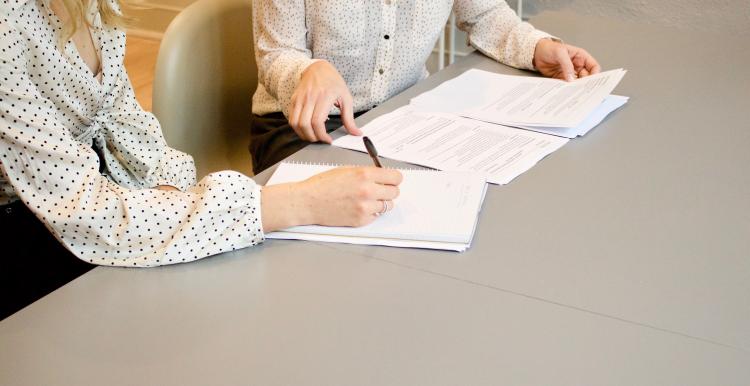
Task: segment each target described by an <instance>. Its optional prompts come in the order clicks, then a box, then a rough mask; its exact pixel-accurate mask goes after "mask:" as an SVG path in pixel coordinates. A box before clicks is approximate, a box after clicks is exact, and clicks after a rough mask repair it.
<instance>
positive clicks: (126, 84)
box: [112, 63, 196, 191]
mask: <svg viewBox="0 0 750 386" xmlns="http://www.w3.org/2000/svg"><path fill="white" fill-rule="evenodd" d="M116 82H117V85H116V86H115V87H114V95H112V97H113V98H114V103H113V110H114V111H115V112H116V113H118V114H119V115H121V116H132V115H134V114H135V115H141V114H142V115H143V116H144V118H142V120H141V121H140V122H139V124H140V125H141V126H143V129H144V130H145V131H146V132H147V133H148V134H147V137H150V138H154V139H156V141H155V142H158V143H161V144H162V145H161V146H160V149H159V151H160V153H161V154H159V156H158V159H159V161H158V163H157V164H156V166H155V167H154V169H153V170H152V171H150V175H149V176H148V178H144V179H142V180H143V181H144V182H145V185H146V186H145V187H147V188H153V187H156V186H159V185H169V186H173V187H175V188H177V189H179V190H182V191H185V190H187V189H188V188H189V187H190V186H193V185H195V183H196V181H195V164H194V162H193V157H192V156H190V155H189V154H185V153H183V152H181V151H179V150H176V149H173V148H171V147H169V146H167V144H166V141H165V140H164V135H163V134H162V130H161V125H160V124H159V121H158V120H157V119H156V117H154V116H153V114H152V113H150V112H147V111H144V110H143V108H142V107H141V105H140V104H139V103H138V101H137V100H136V99H135V92H134V91H133V86H132V84H131V83H130V78H129V77H128V73H127V71H126V70H125V66H124V65H122V63H120V65H119V71H118V77H117V80H116ZM115 124H116V123H115ZM121 132H123V133H126V132H127V131H126V130H121ZM125 137H126V138H123V137H118V138H116V139H115V138H113V140H117V141H125V142H129V143H126V144H122V145H121V147H127V146H132V145H133V144H136V143H139V140H141V139H142V138H128V137H127V136H125Z"/></svg>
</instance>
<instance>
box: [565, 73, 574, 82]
mask: <svg viewBox="0 0 750 386" xmlns="http://www.w3.org/2000/svg"><path fill="white" fill-rule="evenodd" d="M565 79H567V80H568V82H572V81H574V80H576V78H575V76H573V74H568V75H567V76H566V77H565Z"/></svg>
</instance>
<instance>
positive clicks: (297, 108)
mask: <svg viewBox="0 0 750 386" xmlns="http://www.w3.org/2000/svg"><path fill="white" fill-rule="evenodd" d="M301 112H302V103H300V101H299V99H298V98H294V97H293V98H292V102H291V108H290V109H289V126H291V127H292V130H294V132H295V133H297V136H298V137H300V138H302V139H303V140H304V139H305V138H304V137H303V136H302V135H303V134H302V132H301V131H300V129H299V114H300V113H301Z"/></svg>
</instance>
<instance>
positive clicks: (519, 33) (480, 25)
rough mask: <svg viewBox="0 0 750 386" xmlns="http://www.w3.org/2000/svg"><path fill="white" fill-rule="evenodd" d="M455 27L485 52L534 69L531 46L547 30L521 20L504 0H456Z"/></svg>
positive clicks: (507, 61) (545, 34) (512, 63)
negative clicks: (536, 27) (541, 29)
mask: <svg viewBox="0 0 750 386" xmlns="http://www.w3.org/2000/svg"><path fill="white" fill-rule="evenodd" d="M453 10H454V12H455V13H456V21H457V25H458V28H459V29H461V30H463V31H466V32H467V33H468V34H469V42H470V43H471V45H472V46H474V47H475V48H476V49H478V50H479V51H481V52H482V53H484V54H485V55H487V56H489V57H491V58H493V59H495V60H497V61H499V62H501V63H505V64H507V65H509V66H513V67H516V68H524V69H534V65H533V60H534V50H535V49H536V43H537V42H538V41H539V39H542V38H546V37H550V35H549V34H547V33H545V32H542V31H539V30H537V29H535V28H534V27H533V26H532V25H531V24H529V23H526V22H523V21H521V19H520V18H519V17H518V15H516V13H515V12H514V11H513V10H512V9H511V8H510V7H509V6H508V3H506V2H505V1H504V0H456V2H455V5H454V8H453Z"/></svg>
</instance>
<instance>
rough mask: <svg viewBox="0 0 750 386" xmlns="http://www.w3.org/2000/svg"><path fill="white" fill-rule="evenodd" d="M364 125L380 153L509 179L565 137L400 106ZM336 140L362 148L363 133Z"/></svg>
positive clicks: (497, 181) (494, 178)
mask: <svg viewBox="0 0 750 386" xmlns="http://www.w3.org/2000/svg"><path fill="white" fill-rule="evenodd" d="M362 130H363V131H364V132H365V135H367V136H368V137H369V138H370V139H371V140H372V141H373V142H374V143H375V144H376V146H377V149H378V154H380V155H381V156H383V157H387V158H392V159H397V160H400V161H405V162H410V163H413V164H417V165H422V166H427V167H430V168H434V169H439V170H453V171H470V172H475V173H480V174H483V175H485V176H486V178H487V181H489V182H491V183H494V184H507V183H509V182H510V181H511V180H513V179H514V178H516V176H518V175H520V174H521V173H523V172H525V171H527V170H529V169H530V168H531V167H533V166H534V165H535V164H536V163H537V162H539V160H541V159H542V158H544V157H546V156H547V155H548V154H550V153H552V152H554V151H555V150H557V149H559V148H560V147H562V146H563V145H564V144H565V143H567V142H568V139H566V138H561V137H556V136H551V135H546V134H541V133H535V132H531V131H526V130H519V129H515V128H512V127H507V126H502V125H495V124H491V123H486V122H482V121H477V120H473V119H468V118H463V117H460V116H457V115H452V114H442V113H427V112H423V111H420V110H417V109H415V108H414V107H412V106H404V107H402V108H400V109H398V110H396V111H394V112H392V113H390V114H385V115H383V116H381V117H378V118H377V119H375V120H373V121H372V122H370V123H369V124H368V125H367V126H365V127H363V128H362ZM333 145H334V146H338V147H343V148H346V149H351V150H357V151H362V152H365V151H366V150H365V147H364V145H363V143H362V137H356V136H351V135H348V136H343V137H341V138H338V139H337V140H335V141H334V142H333Z"/></svg>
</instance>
